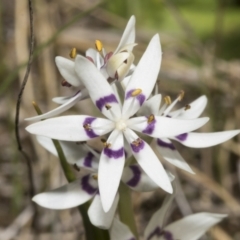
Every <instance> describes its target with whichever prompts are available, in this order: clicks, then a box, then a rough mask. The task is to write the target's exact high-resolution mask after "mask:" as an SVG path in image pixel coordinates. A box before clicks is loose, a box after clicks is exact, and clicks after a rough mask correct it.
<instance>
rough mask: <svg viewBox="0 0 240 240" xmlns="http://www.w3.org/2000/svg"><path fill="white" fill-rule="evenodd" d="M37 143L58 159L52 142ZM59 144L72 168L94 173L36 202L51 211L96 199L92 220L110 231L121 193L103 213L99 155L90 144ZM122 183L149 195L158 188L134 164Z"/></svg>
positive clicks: (37, 196) (91, 213)
mask: <svg viewBox="0 0 240 240" xmlns="http://www.w3.org/2000/svg"><path fill="white" fill-rule="evenodd" d="M37 140H38V142H39V143H40V144H41V145H42V146H43V147H44V148H46V149H47V150H48V151H50V152H51V153H52V154H54V155H56V156H57V152H56V149H55V146H54V145H53V143H52V140H51V139H49V138H46V137H42V136H37ZM59 142H60V144H61V147H62V149H63V152H64V154H65V157H66V159H67V160H68V162H69V163H70V164H74V165H75V166H77V167H79V168H85V169H87V170H90V171H91V172H92V173H90V174H85V175H83V176H81V178H79V179H78V180H76V181H74V182H72V183H70V184H67V185H65V186H62V187H60V188H57V189H54V190H52V191H49V192H44V193H40V194H37V195H36V196H34V198H33V201H35V202H36V203H37V204H39V205H40V206H42V207H45V208H49V209H67V208H72V207H76V206H78V205H81V204H83V203H85V202H87V201H88V200H90V199H91V198H93V202H92V203H91V206H90V208H89V210H88V215H89V219H90V221H91V222H92V224H93V225H95V226H97V227H99V228H105V229H108V228H109V227H110V226H111V224H112V220H113V217H114V214H115V211H116V207H117V204H118V200H119V195H118V193H117V194H116V196H115V198H114V201H113V204H112V206H111V208H110V210H109V211H108V212H104V211H103V208H102V203H101V198H100V195H99V192H98V183H97V174H96V173H97V169H98V162H99V158H100V154H99V153H98V152H96V151H95V150H93V149H91V148H90V147H89V146H88V145H87V144H77V143H75V142H65V141H59ZM125 154H126V153H125ZM168 175H169V178H170V180H171V181H172V180H173V178H174V177H173V176H172V175H171V174H170V173H168ZM121 180H122V182H123V183H125V184H126V185H127V186H129V187H130V188H131V189H133V190H135V191H141V192H146V191H153V190H155V189H157V188H158V186H157V185H156V184H155V183H154V182H153V181H152V180H151V179H150V178H149V177H148V176H147V175H146V174H145V173H144V172H143V171H142V169H141V168H140V167H139V166H138V165H136V164H131V165H130V166H127V167H125V168H124V170H123V175H122V178H121Z"/></svg>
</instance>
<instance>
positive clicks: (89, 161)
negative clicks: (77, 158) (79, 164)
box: [83, 152, 94, 167]
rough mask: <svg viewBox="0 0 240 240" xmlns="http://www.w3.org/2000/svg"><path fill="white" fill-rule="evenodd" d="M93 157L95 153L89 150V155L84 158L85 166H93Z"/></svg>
mask: <svg viewBox="0 0 240 240" xmlns="http://www.w3.org/2000/svg"><path fill="white" fill-rule="evenodd" d="M93 157H94V155H93V154H92V153H91V152H88V153H87V156H86V157H85V158H84V161H83V165H84V166H85V167H92V161H93Z"/></svg>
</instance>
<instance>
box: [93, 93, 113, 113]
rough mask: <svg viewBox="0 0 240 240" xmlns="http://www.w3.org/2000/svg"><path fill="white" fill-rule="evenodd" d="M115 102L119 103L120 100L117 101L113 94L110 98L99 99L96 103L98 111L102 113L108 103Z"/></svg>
mask: <svg viewBox="0 0 240 240" xmlns="http://www.w3.org/2000/svg"><path fill="white" fill-rule="evenodd" d="M113 102H115V103H118V100H117V98H116V96H115V95H114V94H113V93H112V94H110V95H108V96H104V97H102V98H99V99H98V100H97V101H96V105H97V107H98V109H99V110H100V111H102V109H103V107H104V106H105V105H106V104H108V103H113Z"/></svg>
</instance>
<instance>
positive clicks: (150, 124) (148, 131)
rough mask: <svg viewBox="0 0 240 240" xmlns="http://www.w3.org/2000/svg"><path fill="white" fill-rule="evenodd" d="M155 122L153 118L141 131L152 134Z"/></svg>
mask: <svg viewBox="0 0 240 240" xmlns="http://www.w3.org/2000/svg"><path fill="white" fill-rule="evenodd" d="M147 119H148V118H147ZM155 123H156V119H154V120H153V121H152V122H150V123H148V125H147V127H146V128H145V129H144V130H143V131H142V133H146V134H152V133H153V131H154V129H155Z"/></svg>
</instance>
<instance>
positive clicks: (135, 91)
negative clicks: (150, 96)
mask: <svg viewBox="0 0 240 240" xmlns="http://www.w3.org/2000/svg"><path fill="white" fill-rule="evenodd" d="M141 93H142V89H140V88H137V89H136V90H134V91H133V92H132V93H131V96H132V97H136V96H138V95H139V94H141Z"/></svg>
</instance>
